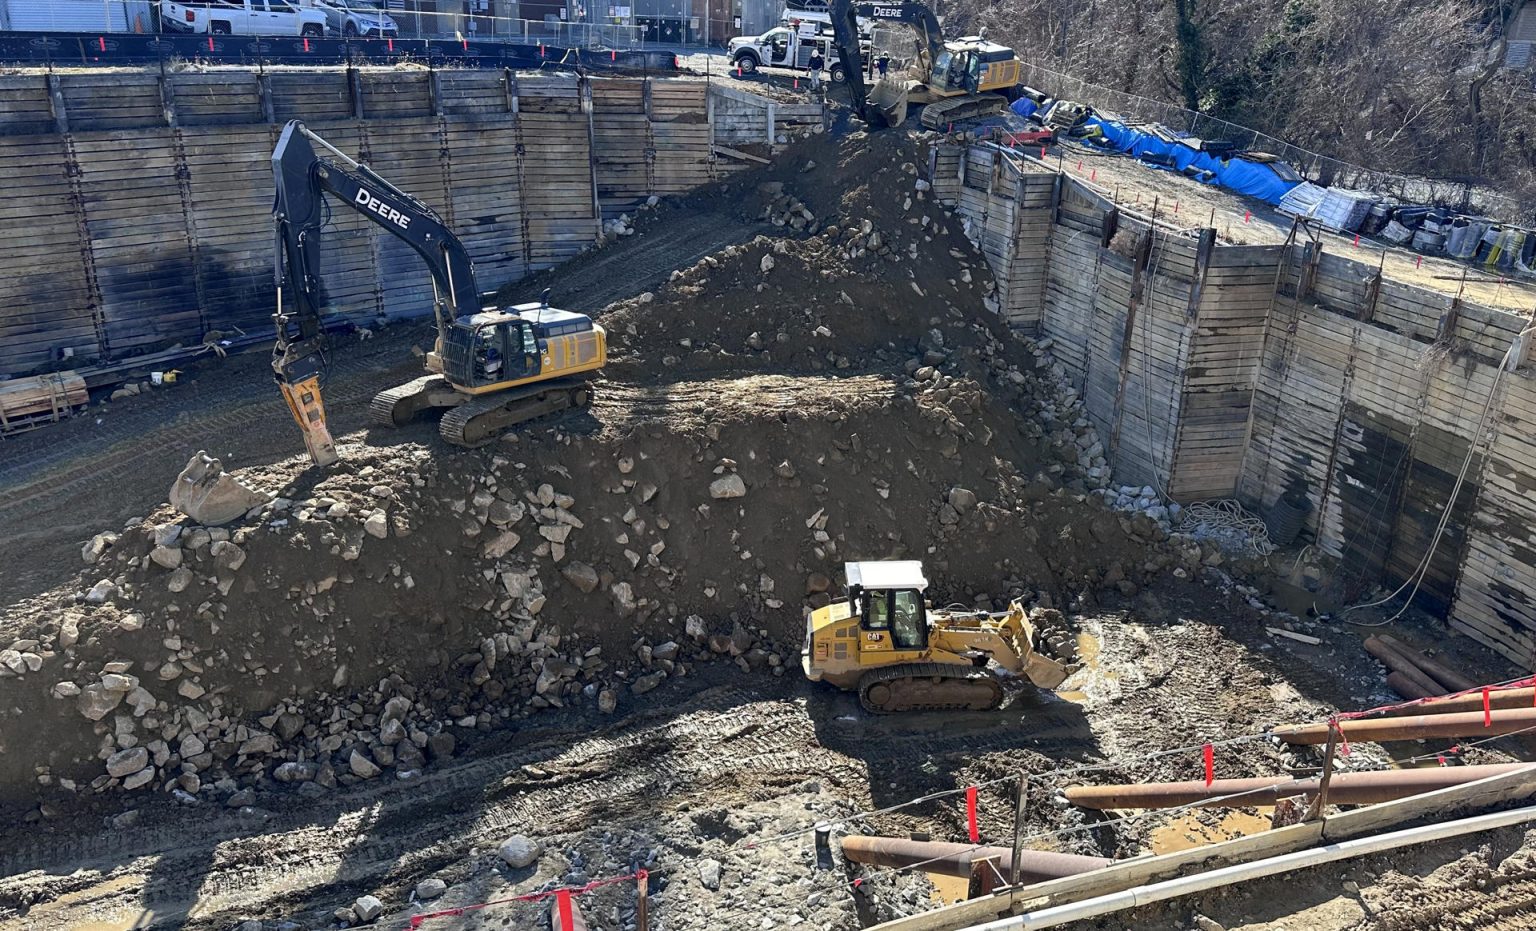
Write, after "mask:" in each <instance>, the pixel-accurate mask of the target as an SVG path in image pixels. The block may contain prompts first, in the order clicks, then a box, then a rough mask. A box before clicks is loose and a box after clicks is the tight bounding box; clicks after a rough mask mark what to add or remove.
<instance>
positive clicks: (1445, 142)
mask: <svg viewBox="0 0 1536 931" xmlns="http://www.w3.org/2000/svg"><path fill="white" fill-rule="evenodd" d="M1519 6H1520V2H1519V0H1481V2H1479V0H1220V2H1218V0H1113V2H1093V0H1090V2H1081V0H1001V2H997V3H990V4H984V5H983V4H970V3H967V4H965V5H962V6H956V7H950V8H949V10H948V11H947V12H948V14H949V17H948V18H949V20H950V23H951V24H952V25H959V26H960V27H961V28H962V29H965V30H966V31H972V30H974V29H975V28H976V27H981V26H985V27H987V34H988V35H989V36H990V37H993V38H995V39H997V40H998V41H1003V42H1007V43H1009V44H1011V45H1013V47H1014V48H1016V49H1018V50H1019V53H1020V56H1021V57H1023V58H1025V59H1026V60H1029V61H1033V62H1036V63H1038V64H1040V65H1043V66H1045V67H1047V68H1051V69H1054V70H1058V71H1062V72H1065V73H1067V74H1071V75H1074V76H1076V77H1080V78H1083V79H1084V80H1088V81H1092V82H1095V83H1098V84H1103V85H1106V86H1109V87H1112V88H1115V89H1117V90H1123V91H1127V92H1131V93H1135V94H1140V95H1142V96H1145V97H1151V98H1155V99H1158V100H1161V101H1165V102H1168V103H1173V104H1177V105H1180V106H1183V107H1187V108H1189V109H1193V110H1199V111H1201V112H1203V113H1208V114H1211V115H1213V116H1218V117H1221V118H1223V119H1227V120H1230V121H1232V122H1235V123H1241V124H1243V125H1246V126H1250V127H1253V128H1254V129H1258V130H1261V131H1263V132H1267V133H1269V134H1271V135H1274V136H1277V137H1279V138H1282V139H1285V140H1287V141H1290V142H1292V143H1295V144H1296V145H1300V146H1303V147H1305V148H1308V149H1312V150H1314V151H1317V152H1320V153H1322V154H1324V155H1329V156H1332V157H1334V158H1338V159H1343V160H1346V161H1351V162H1356V163H1359V164H1362V165H1365V166H1367V167H1370V168H1376V169H1381V170H1387V171H1395V172H1402V173H1412V174H1421V175H1425V176H1428V177H1435V178H1457V179H1476V180H1480V181H1486V182H1487V183H1489V184H1490V185H1492V186H1494V187H1497V188H1499V189H1501V190H1503V191H1505V192H1507V193H1508V194H1510V195H1511V196H1512V197H1514V198H1516V199H1517V201H1518V203H1519V206H1520V212H1521V213H1522V214H1524V215H1526V216H1527V217H1529V216H1531V215H1532V214H1533V213H1536V90H1533V72H1532V71H1530V70H1527V71H1525V72H1512V71H1507V70H1501V69H1500V68H1499V67H1498V64H1499V62H1500V61H1502V59H1503V55H1504V50H1505V49H1504V36H1505V29H1506V26H1507V25H1508V24H1509V22H1510V21H1511V20H1512V19H1513V18H1514V16H1515V13H1516V11H1517V10H1518V7H1519Z"/></svg>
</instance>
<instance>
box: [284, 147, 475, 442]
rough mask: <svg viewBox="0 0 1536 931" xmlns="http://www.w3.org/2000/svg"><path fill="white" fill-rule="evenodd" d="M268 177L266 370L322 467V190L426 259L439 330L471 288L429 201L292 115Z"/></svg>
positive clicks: (465, 309)
mask: <svg viewBox="0 0 1536 931" xmlns="http://www.w3.org/2000/svg"><path fill="white" fill-rule="evenodd" d="M316 146H318V147H319V149H320V151H316ZM272 176H273V181H274V184H275V186H276V189H277V196H276V200H275V201H274V203H273V205H272V218H273V220H274V222H275V223H276V227H277V230H276V237H277V243H276V246H277V248H276V261H275V265H274V271H275V274H276V278H277V312H276V313H275V314H274V315H273V320H274V322H275V323H276V325H277V343H276V345H275V346H274V347H273V349H272V372H273V375H274V376H275V377H276V379H277V384H278V388H279V389H280V390H281V391H282V394H283V399H284V400H285V401H286V402H287V404H288V409H289V411H290V412H291V413H292V414H293V418H294V420H295V421H297V422H298V424H299V429H300V430H302V431H303V432H304V445H305V447H306V448H307V449H308V450H309V456H310V459H311V460H313V462H314V463H315V464H316V465H320V466H325V465H330V464H331V463H333V462H335V461H336V460H337V458H338V457H337V455H336V448H335V443H334V441H333V440H332V439H331V434H330V430H329V429H328V428H327V426H326V422H325V405H324V402H323V401H322V399H321V396H320V388H321V382H322V380H323V376H324V373H325V366H326V349H327V344H326V336H325V327H324V325H323V323H322V321H321V310H322V308H323V307H324V304H325V298H324V291H323V286H322V283H321V279H320V273H319V264H320V234H321V229H322V227H323V226H324V224H325V222H326V215H327V214H326V209H325V195H327V194H330V195H331V196H332V197H334V198H335V199H336V200H337V201H339V202H341V203H343V204H346V205H347V206H349V207H351V208H352V209H354V210H356V211H358V212H359V213H361V214H363V216H365V217H367V218H368V219H370V220H372V221H373V222H374V223H376V224H378V225H379V226H380V227H382V228H383V229H384V230H386V231H387V232H389V233H390V234H391V235H393V236H396V237H398V238H400V239H401V240H403V241H404V242H405V243H406V244H407V245H409V246H410V247H411V248H412V249H414V250H415V251H416V253H417V254H418V255H420V256H421V257H422V259H423V260H424V261H425V262H426V263H427V268H428V269H429V271H430V272H431V274H432V289H433V293H434V295H435V301H434V306H433V314H434V316H435V317H436V319H437V327H438V332H439V333H441V332H442V330H443V328H444V327H446V326H447V325H448V324H450V323H452V322H453V321H454V320H455V319H457V318H458V317H459V316H468V315H473V314H475V313H478V312H479V310H480V294H479V291H478V290H477V288H476V285H475V271H474V266H473V264H472V263H471V262H470V258H469V253H468V251H467V250H465V248H464V245H463V244H462V243H461V242H459V240H458V238H457V237H456V236H454V235H453V233H452V231H450V230H449V229H448V228H447V227H446V226H444V225H443V222H442V220H441V218H439V217H438V216H437V214H436V213H434V212H433V211H432V208H430V207H428V206H427V205H426V204H424V203H422V202H421V201H419V200H417V199H416V198H414V197H412V196H411V195H409V194H407V193H405V192H404V191H402V190H400V189H399V188H397V187H395V186H394V185H393V184H390V183H389V182H388V181H386V180H385V179H384V178H382V177H380V176H379V175H378V174H377V173H375V172H374V171H372V170H371V169H369V168H368V167H367V166H365V165H361V164H359V163H358V162H356V161H355V160H353V159H351V158H349V157H348V156H347V155H345V154H344V153H342V152H341V151H340V150H339V149H337V148H336V147H335V146H332V145H331V144H330V143H328V142H326V141H325V140H324V139H322V138H320V137H319V136H317V135H316V134H315V133H313V132H311V131H310V130H309V129H307V128H306V127H305V126H304V124H303V123H302V122H300V121H298V120H293V121H292V122H290V123H289V124H288V125H287V126H286V127H284V128H283V134H282V136H281V137H280V138H279V139H278V142H277V147H276V148H275V149H273V150H272ZM285 299H286V304H285V303H284V302H285Z"/></svg>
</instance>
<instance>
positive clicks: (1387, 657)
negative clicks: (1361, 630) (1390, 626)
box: [1365, 637, 1450, 695]
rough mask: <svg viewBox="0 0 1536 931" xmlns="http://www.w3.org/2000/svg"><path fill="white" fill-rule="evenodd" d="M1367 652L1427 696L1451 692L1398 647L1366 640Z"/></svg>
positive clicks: (1370, 639)
mask: <svg viewBox="0 0 1536 931" xmlns="http://www.w3.org/2000/svg"><path fill="white" fill-rule="evenodd" d="M1365 652H1367V653H1369V654H1371V655H1372V656H1374V657H1376V658H1377V659H1379V660H1381V661H1382V663H1383V664H1385V665H1386V667H1387V668H1388V669H1390V670H1392V671H1393V672H1395V673H1397V674H1398V675H1399V676H1401V677H1402V678H1404V679H1407V680H1408V681H1409V682H1411V683H1412V684H1413V686H1414V687H1415V688H1417V689H1418V690H1419V691H1421V692H1423V693H1424V694H1426V695H1444V694H1445V693H1446V692H1448V691H1450V689H1447V688H1446V687H1445V686H1443V685H1441V684H1440V683H1438V682H1436V681H1435V680H1434V679H1431V678H1430V677H1429V673H1427V672H1425V671H1424V670H1422V669H1420V668H1419V667H1418V665H1417V664H1416V663H1414V661H1413V660H1411V659H1409V658H1408V657H1407V656H1404V655H1403V653H1402V652H1401V651H1399V650H1398V649H1397V648H1396V647H1394V646H1392V644H1390V643H1387V642H1386V641H1384V640H1382V639H1380V638H1378V637H1369V638H1367V639H1366V641H1365Z"/></svg>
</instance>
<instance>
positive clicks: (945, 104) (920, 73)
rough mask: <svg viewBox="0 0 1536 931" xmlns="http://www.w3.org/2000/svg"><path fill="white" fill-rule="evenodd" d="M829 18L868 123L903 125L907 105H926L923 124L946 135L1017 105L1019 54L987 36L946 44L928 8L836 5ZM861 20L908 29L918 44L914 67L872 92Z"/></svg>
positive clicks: (844, 1) (847, 1) (851, 1)
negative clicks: (960, 124) (967, 122)
mask: <svg viewBox="0 0 1536 931" xmlns="http://www.w3.org/2000/svg"><path fill="white" fill-rule="evenodd" d="M830 17H831V20H832V36H833V41H834V42H836V43H837V54H838V57H839V60H840V61H842V63H843V73H844V74H845V75H846V76H847V84H848V91H849V94H850V95H851V97H852V100H853V106H854V109H855V110H857V111H858V113H859V116H860V117H861V118H862V119H863V120H864V122H866V123H869V124H871V125H873V126H882V125H883V126H887V127H896V126H900V125H901V124H902V123H903V122H905V121H906V119H907V108H908V106H909V105H911V104H920V105H923V112H922V116H921V117H920V119H921V121H922V124H923V126H924V127H926V128H928V129H945V128H946V127H947V126H948V125H949V124H950V123H953V122H956V121H959V120H964V119H970V118H972V117H977V116H986V115H988V114H991V113H998V112H1001V111H1002V109H1003V107H1005V106H1007V105H1008V104H1009V103H1010V102H1011V101H1013V100H1015V99H1017V96H1018V94H1019V74H1020V65H1019V60H1018V56H1016V55H1015V54H1014V52H1013V49H1011V48H1009V47H1007V46H1006V45H998V44H997V43H996V42H988V41H987V40H986V39H985V38H983V37H982V36H965V37H962V38H960V39H957V40H954V41H950V42H946V41H944V37H943V35H942V34H941V32H940V27H939V20H938V17H937V16H935V15H934V13H933V11H932V10H930V9H929V8H928V7H926V6H924V5H923V4H921V3H872V2H868V0H862V2H855V0H833V2H832V8H831V14H830ZM860 20H870V21H873V22H875V23H897V24H900V25H904V26H907V27H909V28H910V29H911V30H912V32H913V33H914V34H915V36H916V38H917V55H916V60H915V61H914V62H913V63H912V66H911V67H910V68H909V69H907V70H904V71H899V72H893V73H892V74H889V75H887V76H885V77H882V78H881V79H880V80H879V81H878V82H876V83H875V86H874V87H873V88H869V87H867V86H866V85H865V82H864V73H863V67H864V64H863V60H862V58H861V50H860V46H859V41H858V37H859V22H860ZM912 76H915V77H916V80H915V81H914V80H912V79H911V77H912Z"/></svg>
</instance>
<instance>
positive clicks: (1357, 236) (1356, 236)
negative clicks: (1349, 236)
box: [1355, 233, 1360, 249]
mask: <svg viewBox="0 0 1536 931" xmlns="http://www.w3.org/2000/svg"><path fill="white" fill-rule="evenodd" d="M1355 248H1356V249H1358V248H1360V234H1359V233H1356V234H1355Z"/></svg>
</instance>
